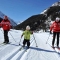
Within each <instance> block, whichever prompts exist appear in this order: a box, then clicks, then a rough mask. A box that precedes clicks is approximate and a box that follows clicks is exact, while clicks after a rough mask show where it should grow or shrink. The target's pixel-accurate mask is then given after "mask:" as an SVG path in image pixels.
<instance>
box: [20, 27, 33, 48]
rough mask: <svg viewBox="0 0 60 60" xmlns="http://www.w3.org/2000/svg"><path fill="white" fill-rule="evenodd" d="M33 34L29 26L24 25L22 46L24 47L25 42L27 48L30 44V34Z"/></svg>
mask: <svg viewBox="0 0 60 60" xmlns="http://www.w3.org/2000/svg"><path fill="white" fill-rule="evenodd" d="M31 34H33V32H32V31H30V26H26V30H25V31H24V32H23V33H22V35H21V38H22V36H23V35H24V40H23V47H25V44H26V43H27V48H29V46H30V35H31Z"/></svg>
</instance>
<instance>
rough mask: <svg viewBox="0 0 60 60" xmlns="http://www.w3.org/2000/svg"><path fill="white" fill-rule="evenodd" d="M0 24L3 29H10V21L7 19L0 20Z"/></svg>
mask: <svg viewBox="0 0 60 60" xmlns="http://www.w3.org/2000/svg"><path fill="white" fill-rule="evenodd" d="M0 26H1V27H2V28H3V30H8V31H9V30H10V28H11V24H10V21H9V20H8V19H7V20H2V22H1V23H0Z"/></svg>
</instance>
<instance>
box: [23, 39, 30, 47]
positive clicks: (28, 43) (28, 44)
mask: <svg viewBox="0 0 60 60" xmlns="http://www.w3.org/2000/svg"><path fill="white" fill-rule="evenodd" d="M26 43H27V46H28V47H29V46H30V40H26V39H24V41H23V45H24V46H25V44H26Z"/></svg>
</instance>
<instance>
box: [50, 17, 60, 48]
mask: <svg viewBox="0 0 60 60" xmlns="http://www.w3.org/2000/svg"><path fill="white" fill-rule="evenodd" d="M59 20H60V18H58V17H57V18H56V20H55V21H54V22H53V23H52V25H51V26H50V33H51V31H53V40H52V47H53V48H54V42H55V38H56V36H57V48H59V33H60V22H59Z"/></svg>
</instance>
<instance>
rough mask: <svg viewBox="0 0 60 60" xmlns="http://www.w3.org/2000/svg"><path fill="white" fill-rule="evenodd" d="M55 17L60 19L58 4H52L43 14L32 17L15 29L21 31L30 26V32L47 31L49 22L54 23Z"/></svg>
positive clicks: (59, 3)
mask: <svg viewBox="0 0 60 60" xmlns="http://www.w3.org/2000/svg"><path fill="white" fill-rule="evenodd" d="M56 17H60V2H56V3H54V4H52V6H51V7H49V8H47V9H45V10H44V11H43V12H41V13H40V14H37V15H33V16H31V17H29V18H28V19H26V20H25V21H23V22H22V23H21V24H19V25H17V26H16V27H15V29H23V30H25V27H26V26H27V25H30V27H31V30H40V29H43V30H45V31H46V30H47V29H48V28H49V26H50V22H51V21H54V20H55V18H56Z"/></svg>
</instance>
